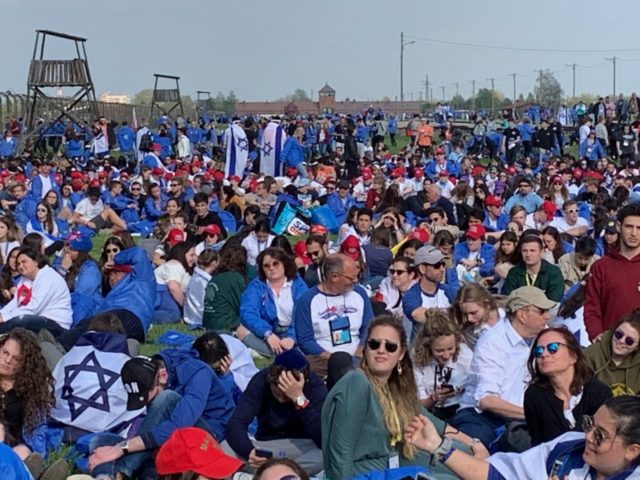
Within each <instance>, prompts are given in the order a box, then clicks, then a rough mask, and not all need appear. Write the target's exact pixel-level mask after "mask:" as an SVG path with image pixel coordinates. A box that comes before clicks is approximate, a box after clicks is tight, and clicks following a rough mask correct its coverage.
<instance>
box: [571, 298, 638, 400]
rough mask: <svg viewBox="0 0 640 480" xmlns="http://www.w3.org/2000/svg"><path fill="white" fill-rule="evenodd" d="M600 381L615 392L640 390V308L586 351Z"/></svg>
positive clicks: (587, 357)
mask: <svg viewBox="0 0 640 480" xmlns="http://www.w3.org/2000/svg"><path fill="white" fill-rule="evenodd" d="M584 355H585V357H586V359H587V361H588V362H589V365H591V368H593V370H594V372H595V376H596V378H597V379H598V380H600V381H602V382H604V383H606V384H607V385H609V387H611V391H612V392H613V394H614V395H622V394H627V393H628V394H631V395H637V394H638V392H640V310H635V311H633V312H632V313H630V314H629V315H627V316H625V317H623V318H622V320H620V323H619V324H618V326H617V327H616V328H614V329H613V330H608V331H606V332H604V333H603V334H602V335H601V336H600V339H599V340H596V341H595V342H594V343H593V344H591V346H590V347H588V348H587V349H586V350H585V351H584Z"/></svg>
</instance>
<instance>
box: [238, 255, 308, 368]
mask: <svg viewBox="0 0 640 480" xmlns="http://www.w3.org/2000/svg"><path fill="white" fill-rule="evenodd" d="M256 261H257V263H256V265H257V269H258V278H254V279H253V280H252V281H251V282H250V283H249V285H247V288H246V289H245V291H244V292H243V294H242V299H241V301H240V322H241V326H240V327H239V328H238V330H237V331H236V333H237V336H238V338H239V339H240V340H242V341H243V342H244V344H245V345H246V346H247V347H249V348H253V349H254V350H255V351H257V352H258V353H259V354H261V355H263V356H265V357H273V356H275V355H279V354H280V353H282V352H283V351H285V350H291V349H292V348H293V347H294V345H295V344H296V335H295V330H294V325H293V307H294V305H295V304H296V302H297V301H298V299H299V298H300V297H301V296H302V294H303V293H304V292H306V291H307V290H308V287H307V284H306V283H304V280H303V279H302V278H300V276H299V275H298V269H297V267H296V262H295V260H294V258H293V256H291V255H288V254H287V252H285V251H284V250H283V249H282V248H279V247H269V248H267V249H266V250H264V251H263V252H261V253H260V254H259V255H258V258H257V260H256Z"/></svg>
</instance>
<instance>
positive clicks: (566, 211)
mask: <svg viewBox="0 0 640 480" xmlns="http://www.w3.org/2000/svg"><path fill="white" fill-rule="evenodd" d="M564 212H565V213H578V210H575V209H572V210H565V211H564Z"/></svg>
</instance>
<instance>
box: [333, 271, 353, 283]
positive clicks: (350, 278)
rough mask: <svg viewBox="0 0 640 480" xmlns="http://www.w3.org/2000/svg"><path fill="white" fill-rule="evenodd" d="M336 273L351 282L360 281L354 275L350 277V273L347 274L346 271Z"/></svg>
mask: <svg viewBox="0 0 640 480" xmlns="http://www.w3.org/2000/svg"><path fill="white" fill-rule="evenodd" d="M336 275H339V276H341V277H344V278H346V279H347V280H349V281H350V282H351V283H358V278H353V277H350V276H349V275H345V274H344V273H339V272H336Z"/></svg>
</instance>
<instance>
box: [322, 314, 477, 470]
mask: <svg viewBox="0 0 640 480" xmlns="http://www.w3.org/2000/svg"><path fill="white" fill-rule="evenodd" d="M406 339H407V335H406V333H405V331H404V328H403V327H402V324H401V323H400V322H398V321H397V320H396V319H395V318H394V317H392V316H381V317H377V318H375V319H374V320H372V322H371V324H370V325H369V332H368V335H367V341H366V342H365V349H364V356H363V358H362V362H361V365H360V368H358V369H355V370H351V371H349V372H348V373H346V374H345V375H344V376H343V377H342V378H341V379H340V380H339V381H338V382H337V383H336V384H335V385H334V386H333V387H332V389H331V391H330V392H329V394H328V395H327V398H326V399H325V402H324V407H323V409H322V452H323V456H324V466H325V471H326V475H327V477H328V478H336V479H338V478H340V479H344V478H351V477H354V476H356V475H359V474H362V473H367V472H370V471H372V470H385V469H387V468H393V467H397V466H406V465H410V464H419V465H429V466H430V470H431V472H432V473H434V474H437V473H449V474H450V471H449V469H448V468H446V467H445V468H443V466H442V465H439V464H435V466H433V467H431V465H432V458H431V456H429V455H427V456H425V455H424V454H423V453H422V454H421V453H419V452H417V451H416V449H415V447H414V446H413V445H412V444H410V443H408V442H405V441H404V439H403V431H404V429H405V428H406V427H407V426H408V423H407V422H408V421H409V420H410V419H412V418H413V417H414V416H416V415H417V414H419V413H422V414H424V415H427V416H428V417H429V419H430V420H431V421H432V422H434V423H435V425H436V431H437V433H438V435H445V434H446V435H447V437H448V438H453V439H456V440H460V441H461V442H464V443H465V444H466V445H471V444H473V445H474V447H473V448H474V449H477V450H476V453H477V454H484V455H485V456H486V454H487V452H486V449H484V447H481V446H479V444H476V443H473V442H472V440H471V438H469V437H468V436H467V435H465V434H463V433H460V432H457V431H455V430H454V429H452V428H450V427H448V426H447V424H446V423H445V422H443V421H441V420H440V419H438V418H436V417H434V416H432V415H431V414H430V413H428V412H427V411H426V410H425V409H424V407H423V406H422V405H421V404H420V401H419V400H418V392H417V387H416V383H415V379H414V374H413V367H412V362H411V359H410V358H409V355H408V352H407V343H406ZM454 431H455V432H456V433H455V434H454V433H453V432H454ZM457 445H459V446H460V447H461V448H463V449H467V447H466V446H465V445H461V444H459V443H457ZM481 450H482V451H481Z"/></svg>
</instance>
